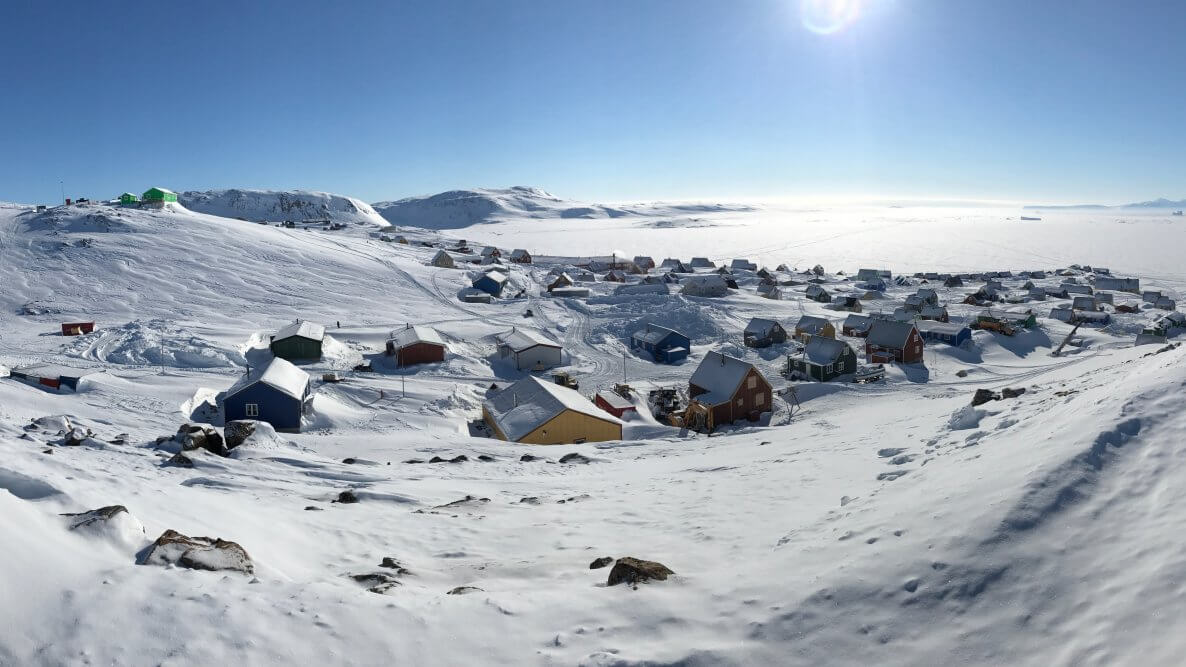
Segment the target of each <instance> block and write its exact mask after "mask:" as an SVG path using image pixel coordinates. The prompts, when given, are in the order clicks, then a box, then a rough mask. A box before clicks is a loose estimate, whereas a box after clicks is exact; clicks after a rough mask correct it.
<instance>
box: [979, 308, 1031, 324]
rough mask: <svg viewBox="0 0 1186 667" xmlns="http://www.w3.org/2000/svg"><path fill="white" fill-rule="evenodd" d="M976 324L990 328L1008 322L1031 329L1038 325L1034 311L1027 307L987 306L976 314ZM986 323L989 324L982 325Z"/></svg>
mask: <svg viewBox="0 0 1186 667" xmlns="http://www.w3.org/2000/svg"><path fill="white" fill-rule="evenodd" d="M976 324H977V325H978V326H980V327H981V328H984V329H992V328H994V327H993V326H991V325H1000V324H1010V325H1013V326H1017V327H1025V328H1027V329H1031V328H1033V327H1036V326H1038V318H1036V317H1034V311H1032V310H1030V309H1029V308H1011V309H1008V310H999V309H996V308H988V309H986V310H985V311H984V312H982V313H980V314H979V315H977V316H976ZM986 324H988V325H990V326H987V327H986V326H984V325H986Z"/></svg>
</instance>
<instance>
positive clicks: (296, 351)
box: [268, 320, 325, 361]
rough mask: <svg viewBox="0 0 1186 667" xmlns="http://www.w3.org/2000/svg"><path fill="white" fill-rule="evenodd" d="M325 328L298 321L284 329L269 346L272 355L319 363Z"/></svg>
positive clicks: (278, 332)
mask: <svg viewBox="0 0 1186 667" xmlns="http://www.w3.org/2000/svg"><path fill="white" fill-rule="evenodd" d="M324 340H325V327H323V326H321V325H320V324H316V323H314V322H307V321H305V320H296V321H294V322H293V323H292V324H289V325H287V326H285V327H282V328H281V329H280V330H279V331H277V332H276V334H275V335H274V336H272V341H271V342H270V343H269V344H268V347H269V348H271V350H272V354H273V355H275V356H276V357H279V358H281V359H287V360H289V361H319V360H320V359H321V344H322V343H323V342H324Z"/></svg>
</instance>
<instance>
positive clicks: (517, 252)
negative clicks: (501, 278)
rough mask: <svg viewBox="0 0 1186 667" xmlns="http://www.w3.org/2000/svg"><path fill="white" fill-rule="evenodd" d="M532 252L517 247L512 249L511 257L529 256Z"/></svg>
mask: <svg viewBox="0 0 1186 667" xmlns="http://www.w3.org/2000/svg"><path fill="white" fill-rule="evenodd" d="M530 254H531V253H529V252H527V251H526V250H524V249H523V248H515V249H514V250H512V251H511V258H512V259H514V258H515V257H527V256H528V255H530Z"/></svg>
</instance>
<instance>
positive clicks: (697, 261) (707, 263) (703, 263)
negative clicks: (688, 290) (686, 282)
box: [690, 257, 717, 269]
mask: <svg viewBox="0 0 1186 667" xmlns="http://www.w3.org/2000/svg"><path fill="white" fill-rule="evenodd" d="M690 266H691V267H692V268H693V269H715V268H717V264H716V262H714V261H712V260H711V259H709V258H707V257H693V258H692V263H691V264H690Z"/></svg>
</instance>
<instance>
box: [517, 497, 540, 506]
mask: <svg viewBox="0 0 1186 667" xmlns="http://www.w3.org/2000/svg"><path fill="white" fill-rule="evenodd" d="M519 502H520V503H521V504H523V505H538V504H539V496H527V497H526V498H520V499H519Z"/></svg>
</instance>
